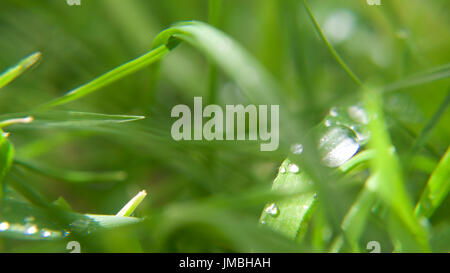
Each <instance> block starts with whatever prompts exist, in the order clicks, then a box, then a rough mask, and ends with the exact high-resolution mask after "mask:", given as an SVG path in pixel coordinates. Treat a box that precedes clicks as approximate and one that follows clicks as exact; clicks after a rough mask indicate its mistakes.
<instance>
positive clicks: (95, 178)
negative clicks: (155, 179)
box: [14, 158, 127, 183]
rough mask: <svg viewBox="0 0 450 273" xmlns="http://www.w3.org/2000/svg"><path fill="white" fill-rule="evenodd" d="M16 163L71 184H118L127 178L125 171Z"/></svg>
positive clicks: (24, 161)
mask: <svg viewBox="0 0 450 273" xmlns="http://www.w3.org/2000/svg"><path fill="white" fill-rule="evenodd" d="M14 163H15V164H17V165H19V166H22V167H25V168H27V169H29V170H32V171H35V172H37V173H40V174H42V175H45V176H48V177H52V178H55V179H58V180H62V181H66V182H70V183H91V182H118V181H123V180H124V179H125V178H126V177H127V175H126V173H125V172H123V171H116V172H86V171H85V172H82V171H69V170H61V169H57V168H54V167H50V166H47V165H45V164H42V163H38V162H32V161H29V160H23V159H18V158H16V159H14Z"/></svg>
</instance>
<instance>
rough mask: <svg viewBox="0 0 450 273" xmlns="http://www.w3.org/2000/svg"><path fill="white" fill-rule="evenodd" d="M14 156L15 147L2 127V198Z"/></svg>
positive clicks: (0, 136)
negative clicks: (4, 182) (5, 180)
mask: <svg viewBox="0 0 450 273" xmlns="http://www.w3.org/2000/svg"><path fill="white" fill-rule="evenodd" d="M13 158H14V148H13V146H12V144H11V143H10V142H9V140H8V139H7V134H5V133H4V132H3V131H2V130H1V129H0V200H1V199H2V198H3V180H4V179H5V176H6V174H7V173H8V171H9V169H10V167H11V164H12V161H13Z"/></svg>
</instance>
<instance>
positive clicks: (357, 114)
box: [348, 105, 369, 124]
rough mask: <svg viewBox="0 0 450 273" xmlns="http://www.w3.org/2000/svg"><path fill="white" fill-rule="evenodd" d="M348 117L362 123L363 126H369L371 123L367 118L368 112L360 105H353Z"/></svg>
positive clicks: (349, 109)
mask: <svg viewBox="0 0 450 273" xmlns="http://www.w3.org/2000/svg"><path fill="white" fill-rule="evenodd" d="M348 115H349V116H350V118H351V119H353V120H354V121H356V122H358V123H361V124H367V123H369V118H368V116H367V113H366V111H365V110H364V109H363V108H362V107H361V106H358V105H353V106H350V107H349V108H348Z"/></svg>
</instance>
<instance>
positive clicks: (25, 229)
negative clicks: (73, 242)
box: [0, 216, 70, 239]
mask: <svg viewBox="0 0 450 273" xmlns="http://www.w3.org/2000/svg"><path fill="white" fill-rule="evenodd" d="M1 232H10V233H15V234H22V235H25V236H30V237H34V238H35V237H40V238H42V239H51V238H60V237H67V236H69V235H70V231H68V230H62V231H60V230H51V229H47V228H39V225H38V224H37V223H35V218H34V216H29V217H26V218H25V219H24V220H23V222H21V223H10V222H8V221H3V222H0V233H1Z"/></svg>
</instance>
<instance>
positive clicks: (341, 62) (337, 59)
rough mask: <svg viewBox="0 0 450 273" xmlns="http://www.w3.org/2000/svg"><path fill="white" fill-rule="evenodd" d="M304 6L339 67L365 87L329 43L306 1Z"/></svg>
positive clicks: (304, 0)
mask: <svg viewBox="0 0 450 273" xmlns="http://www.w3.org/2000/svg"><path fill="white" fill-rule="evenodd" d="M303 4H304V5H305V8H306V12H307V13H308V15H309V17H310V18H311V21H312V23H313V25H314V28H315V29H316V31H317V32H318V33H319V35H320V37H321V38H322V40H323V42H324V43H325V45H326V46H327V48H328V50H329V51H330V53H331V55H333V57H334V58H335V59H336V61H337V62H338V63H339V65H340V66H341V67H342V68H343V69H344V71H345V72H346V73H347V74H348V75H349V76H350V78H352V80H353V81H354V82H355V83H356V84H358V85H359V86H363V83H362V81H361V80H360V79H359V77H358V76H357V75H356V74H355V73H354V72H353V71H352V70H351V69H350V67H349V66H348V65H347V64H346V63H345V61H344V60H343V59H342V57H341V56H340V55H339V53H338V52H337V51H336V49H334V47H333V45H331V43H330V42H329V41H328V39H327V37H326V36H325V34H324V33H323V31H322V29H321V28H320V25H319V23H318V22H317V20H316V18H315V17H314V15H313V13H312V11H311V9H310V8H309V6H308V3H306V0H303Z"/></svg>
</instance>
